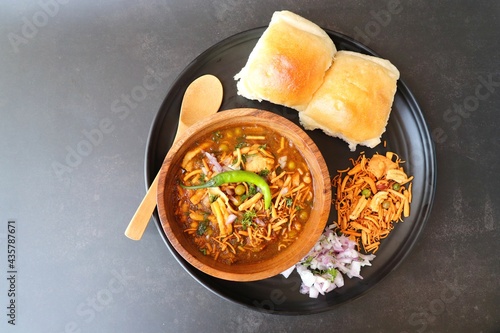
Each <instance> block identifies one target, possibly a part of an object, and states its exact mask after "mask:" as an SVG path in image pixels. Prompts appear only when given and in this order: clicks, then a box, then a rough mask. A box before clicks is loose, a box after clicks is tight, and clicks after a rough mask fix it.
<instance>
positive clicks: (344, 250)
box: [281, 224, 375, 298]
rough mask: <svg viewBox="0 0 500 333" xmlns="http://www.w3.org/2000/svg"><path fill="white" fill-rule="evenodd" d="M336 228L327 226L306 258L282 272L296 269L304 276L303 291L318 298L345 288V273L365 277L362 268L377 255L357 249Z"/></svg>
mask: <svg viewBox="0 0 500 333" xmlns="http://www.w3.org/2000/svg"><path fill="white" fill-rule="evenodd" d="M335 227H336V225H335V224H332V225H330V226H328V227H327V228H326V229H325V231H324V232H323V234H322V235H321V237H320V239H319V240H318V242H317V243H316V245H315V246H314V248H313V249H312V250H311V251H310V252H309V253H308V254H307V255H306V256H305V257H304V259H302V260H301V261H300V262H299V263H297V264H296V265H295V266H293V267H291V268H289V269H288V270H286V271H285V272H283V273H281V274H283V275H284V276H285V277H288V276H289V275H290V274H291V273H292V272H293V270H294V269H295V268H296V269H297V273H299V275H300V278H301V279H302V285H301V286H300V292H301V293H302V294H309V297H312V298H317V297H318V295H319V294H321V295H324V294H325V293H328V292H330V291H332V290H333V289H335V288H337V287H342V286H343V285H344V278H343V275H342V274H345V275H347V276H348V277H349V278H352V277H357V278H360V279H362V278H363V277H362V276H361V274H360V271H361V267H363V266H371V263H370V261H371V260H373V259H374V258H375V255H373V254H371V255H365V254H361V253H359V252H358V251H356V250H355V247H356V243H355V242H354V241H352V240H350V239H349V238H348V237H346V236H344V235H342V236H338V235H337V234H336V233H335V232H334V231H333V229H334V228H335Z"/></svg>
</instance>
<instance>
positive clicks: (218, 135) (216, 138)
mask: <svg viewBox="0 0 500 333" xmlns="http://www.w3.org/2000/svg"><path fill="white" fill-rule="evenodd" d="M220 139H222V133H221V132H220V131H215V132H213V133H212V141H214V142H219V141H220Z"/></svg>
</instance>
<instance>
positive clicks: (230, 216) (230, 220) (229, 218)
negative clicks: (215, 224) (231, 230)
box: [226, 214, 238, 224]
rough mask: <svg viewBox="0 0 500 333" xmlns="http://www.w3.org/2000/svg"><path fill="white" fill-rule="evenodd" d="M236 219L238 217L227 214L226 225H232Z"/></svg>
mask: <svg viewBox="0 0 500 333" xmlns="http://www.w3.org/2000/svg"><path fill="white" fill-rule="evenodd" d="M237 218H238V216H236V215H234V214H229V216H228V217H227V219H226V224H231V223H233V222H234V221H236V219H237Z"/></svg>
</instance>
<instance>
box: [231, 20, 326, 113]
mask: <svg viewBox="0 0 500 333" xmlns="http://www.w3.org/2000/svg"><path fill="white" fill-rule="evenodd" d="M335 52H336V48H335V45H334V44H333V41H332V40H331V39H330V37H329V36H328V34H327V33H326V32H325V31H324V30H323V29H321V28H320V27H319V26H317V25H316V24H314V23H312V22H310V21H308V20H306V19H305V18H303V17H301V16H299V15H296V14H294V13H291V12H289V11H279V12H275V13H274V14H273V16H272V19H271V22H270V24H269V27H268V28H267V29H266V30H265V31H264V33H263V34H262V36H261V37H260V39H259V40H258V41H257V44H256V45H255V47H254V49H253V50H252V52H251V53H250V56H249V58H248V61H247V63H246V65H245V66H244V67H243V69H242V70H241V71H240V72H239V73H238V74H236V76H235V77H234V78H235V80H238V83H237V89H238V95H241V96H243V97H245V98H248V99H252V100H258V101H262V100H267V101H270V102H272V103H275V104H280V105H284V106H287V107H290V108H293V109H296V110H298V111H302V110H304V109H305V107H306V106H307V104H308V103H309V101H310V100H311V98H312V96H313V94H314V92H315V91H316V90H317V89H318V88H319V86H320V85H321V83H322V82H323V77H324V75H325V72H326V70H327V69H328V68H329V67H330V65H331V63H332V58H333V55H334V53H335Z"/></svg>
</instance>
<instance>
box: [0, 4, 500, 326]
mask: <svg viewBox="0 0 500 333" xmlns="http://www.w3.org/2000/svg"><path fill="white" fill-rule="evenodd" d="M47 3H48V4H49V5H46V4H47ZM389 3H391V1H369V2H368V1H367V2H363V1H326V0H315V1H291V0H288V1H285V0H282V1H278V0H273V1H251V0H245V1H244V0H222V1H213V0H211V1H206V0H170V1H157V0H155V1H153V0H151V1H128V0H123V1H77V0H72V1H68V0H64V1H63V0H59V2H56V0H51V1H48V0H45V1H38V2H36V1H2V3H1V4H0V40H1V43H0V45H1V46H0V116H1V118H0V222H1V223H0V242H1V243H2V245H1V246H0V267H1V270H0V281H2V282H1V283H0V309H3V310H0V331H2V332H64V331H65V330H66V331H75V332H303V331H306V332H311V331H317V332H332V331H335V332H337V331H338V332H495V331H497V332H498V331H499V330H500V321H499V318H500V316H499V308H500V291H499V289H500V288H499V282H498V273H499V271H500V270H499V268H500V262H499V259H498V250H499V246H498V243H499V242H498V241H499V238H498V236H499V229H500V226H499V224H498V218H497V216H498V215H499V214H500V200H499V189H500V181H499V177H498V171H499V161H500V154H499V151H500V140H499V137H500V136H499V133H498V128H499V125H500V124H499V117H498V112H499V107H500V44H499V43H498V37H499V33H498V31H500V2H498V1H465V0H461V1H403V2H401V3H400V4H399V7H398V8H399V9H400V12H399V13H396V14H391V15H390V19H387V20H386V21H377V18H376V17H377V13H381V10H386V9H387V8H388V5H389ZM279 9H289V10H292V11H294V12H296V13H298V14H300V15H302V16H305V17H307V18H308V19H310V20H312V21H314V22H316V23H317V24H319V25H320V26H322V27H324V28H328V29H331V30H335V31H338V32H341V33H344V34H346V35H349V36H351V37H354V38H356V39H358V40H359V41H361V42H363V43H365V44H367V45H368V46H369V47H371V48H373V49H374V50H375V51H376V52H378V53H379V54H381V55H382V56H384V57H387V58H389V59H390V60H391V61H392V62H393V63H394V64H395V65H396V66H397V67H398V68H399V69H400V71H401V77H402V79H403V80H404V81H405V82H406V83H407V84H408V86H409V87H410V89H411V90H412V91H413V92H414V94H415V96H416V97H417V99H418V101H419V103H420V104H421V106H422V109H423V110H424V114H425V117H426V119H427V122H428V125H429V128H430V129H431V130H432V131H433V132H434V133H435V134H439V135H438V136H436V143H435V144H436V151H437V161H438V166H439V167H438V188H437V192H436V200H435V205H434V209H433V212H432V215H431V218H430V220H429V222H428V224H427V226H426V228H425V230H424V232H423V235H422V237H421V238H420V240H419V242H418V244H417V245H416V247H415V248H414V250H413V251H412V252H411V254H410V255H409V256H408V257H407V259H406V260H405V261H404V262H403V263H402V265H401V266H399V267H398V268H397V269H396V270H395V271H394V272H392V273H391V274H390V275H389V276H388V277H387V278H386V279H384V280H383V281H382V282H381V283H379V284H378V285H377V286H376V287H375V288H374V289H372V290H371V291H370V292H369V293H367V294H366V295H364V296H363V297H362V298H360V299H357V300H355V301H353V302H349V303H347V304H345V305H342V306H341V307H338V308H336V309H335V310H333V311H329V312H326V313H322V314H317V315H308V316H293V317H292V316H275V315H268V314H262V313H259V312H256V311H252V310H249V309H246V308H243V307H241V306H239V305H236V304H233V303H232V302H228V301H226V300H223V299H221V298H220V297H218V296H217V295H215V294H213V293H211V292H210V291H208V290H207V289H205V288H204V287H203V286H202V285H200V284H199V283H198V282H196V281H195V280H193V279H192V278H191V277H190V276H189V275H188V274H187V273H185V271H184V270H183V269H182V268H181V266H180V265H179V264H178V263H177V262H176V261H175V259H174V258H173V257H172V256H171V254H170V253H169V252H168V250H167V249H166V247H165V245H164V243H163V241H162V239H161V238H160V236H159V234H158V232H157V230H156V228H155V227H154V225H153V224H150V225H149V227H148V229H147V230H146V233H145V235H144V238H143V240H141V241H140V242H133V241H130V240H128V239H127V238H126V237H125V236H124V235H123V231H124V229H125V227H126V225H127V223H128V221H129V219H130V217H131V216H132V215H133V213H134V211H135V208H136V206H137V204H138V203H139V202H140V200H141V198H142V196H143V195H144V193H145V184H144V152H145V149H146V140H147V135H148V131H149V128H150V125H151V123H152V120H153V118H154V116H155V114H156V112H157V110H158V108H159V107H160V105H161V103H162V100H163V98H164V97H165V95H166V93H167V91H168V89H169V87H170V85H171V84H172V82H173V80H174V79H175V78H176V77H177V75H178V74H179V73H180V72H181V71H182V70H183V68H184V67H185V66H186V65H188V64H189V63H190V62H191V61H192V60H193V59H194V58H195V57H196V56H197V55H198V54H200V53H201V52H203V51H204V50H205V49H207V48H208V47H210V46H211V45H213V44H215V43H217V42H219V41H221V40H222V39H224V38H226V37H228V36H231V35H233V34H235V33H238V32H240V31H243V30H247V29H250V28H254V27H259V26H263V25H266V24H267V23H268V22H269V19H270V17H271V14H272V12H273V11H274V10H279ZM360 31H365V34H367V35H362V34H361V33H360ZM147 75H155V77H156V78H157V80H158V81H159V84H157V85H155V87H154V89H152V90H147V95H145V96H142V95H141V97H140V98H139V99H140V100H138V99H136V101H132V102H133V103H130V105H129V106H128V107H126V108H125V109H121V110H122V111H123V112H121V113H119V114H117V113H114V112H113V110H116V107H117V106H124V105H126V104H123V103H124V102H123V100H122V98H123V95H125V96H126V95H131V94H132V93H134V92H135V93H138V92H140V87H141V86H143V84H144V83H143V81H144V78H145V77H147ZM484 80H486V81H488V80H490V81H492V84H490V85H485V84H484V82H483V81H484ZM138 87H139V88H138ZM478 91H479V93H480V94H482V95H481V96H482V97H481V99H477V98H475V97H474V96H476V94H477V93H478ZM487 92H488V94H487ZM136 96H137V95H136ZM125 111H127V112H126V113H125ZM99 126H101V128H102V127H104V128H105V130H106V133H104V134H103V136H102V138H100V139H99V140H97V141H96V144H95V145H92V146H85V143H82V142H84V141H85V139H86V137H85V134H84V132H85V131H92V130H95V129H98V128H100V127H99ZM77 149H80V151H84V152H85V153H86V155H87V156H81V155H80V159H78V158H75V157H73V160H70V162H71V163H70V164H71V166H70V167H68V168H67V169H65V170H63V171H61V172H60V174H59V175H58V174H57V172H56V171H55V170H54V165H58V163H60V164H64V163H65V159H66V158H67V157H68V155H71V153H70V152H71V151H72V150H77ZM9 219H15V220H16V221H17V230H16V236H17V243H16V246H17V251H18V252H17V264H18V265H17V266H18V267H17V268H18V278H17V291H18V298H17V321H16V326H11V325H8V324H7V319H8V318H7V316H6V313H7V311H6V309H5V307H6V305H7V301H8V298H7V284H6V283H5V282H6V278H5V277H4V276H5V275H6V270H7V268H6V267H7V264H6V245H5V242H6V233H7V227H6V224H7V221H8V220H9ZM118 277H121V278H120V279H119V278H118ZM444 295H446V298H447V299H448V301H447V302H446V303H444V302H443V301H441V299H442V298H443V297H444ZM450 295H454V296H455V297H453V298H452V297H451V296H450ZM450 298H452V300H449V299H450Z"/></svg>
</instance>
